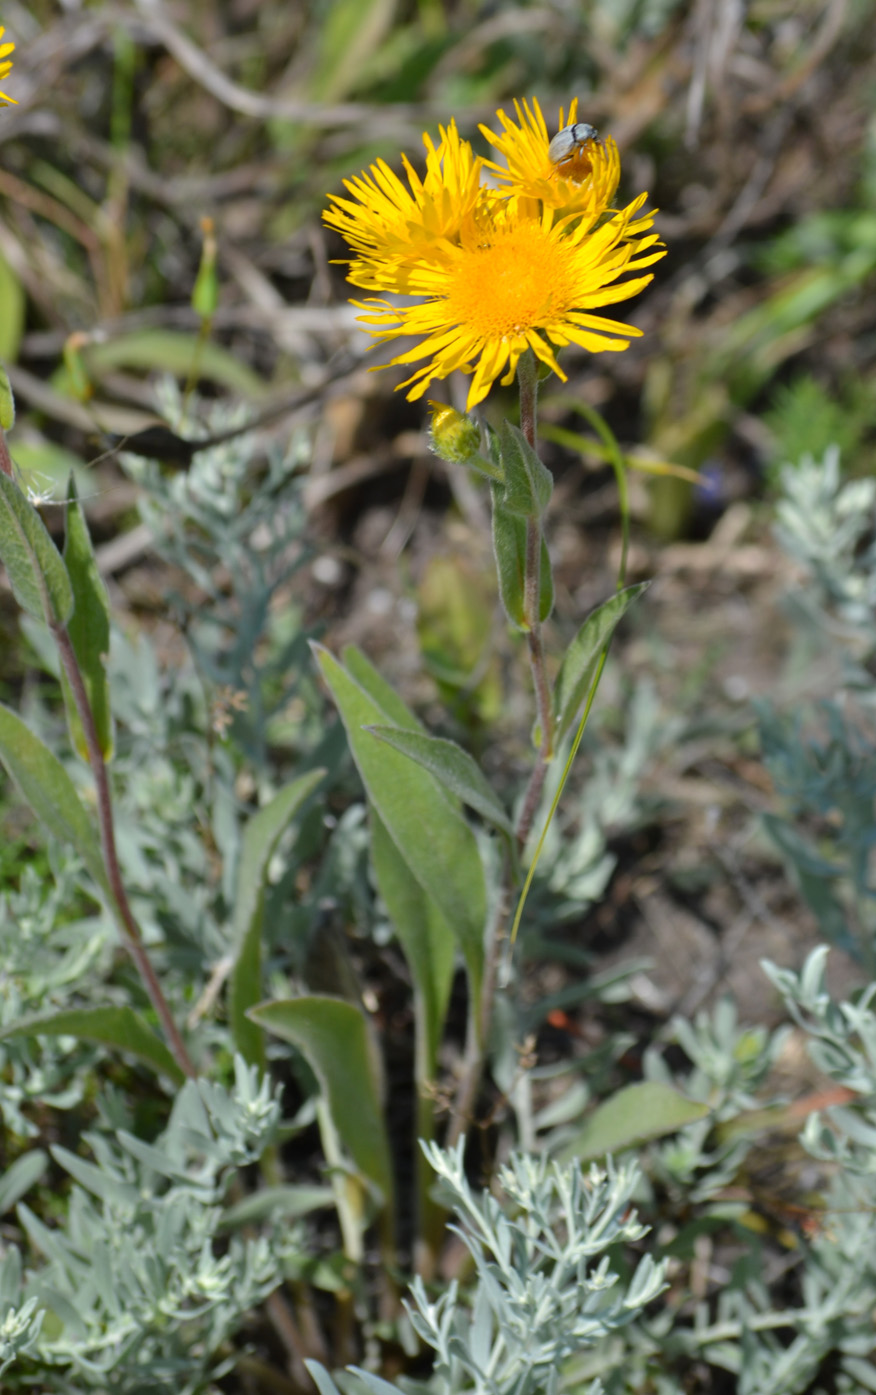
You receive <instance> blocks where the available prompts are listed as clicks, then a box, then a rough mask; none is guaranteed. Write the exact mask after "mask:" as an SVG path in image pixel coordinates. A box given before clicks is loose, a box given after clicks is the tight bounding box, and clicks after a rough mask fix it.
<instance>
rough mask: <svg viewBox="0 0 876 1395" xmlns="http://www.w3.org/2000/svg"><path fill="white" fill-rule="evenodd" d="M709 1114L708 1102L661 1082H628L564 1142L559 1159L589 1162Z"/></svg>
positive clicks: (672, 1131)
mask: <svg viewBox="0 0 876 1395" xmlns="http://www.w3.org/2000/svg"><path fill="white" fill-rule="evenodd" d="M708 1113H709V1106H708V1105H707V1104H702V1103H700V1102H699V1101H698V1100H689V1099H688V1098H687V1097H686V1096H685V1095H682V1094H680V1093H679V1091H678V1090H673V1089H672V1087H671V1085H664V1084H663V1083H662V1082H661V1081H658V1080H644V1081H642V1082H641V1083H640V1084H638V1085H627V1086H626V1087H625V1088H624V1089H623V1090H618V1092H617V1094H616V1095H612V1096H611V1098H610V1099H607V1100H605V1101H604V1102H603V1103H602V1104H600V1105H599V1106H598V1108H596V1109H594V1111H593V1113H592V1114H591V1115H590V1117H589V1118H588V1119H587V1120H586V1121H585V1123H584V1127H583V1128H582V1129H580V1130H579V1132H578V1133H577V1134H576V1135H575V1137H574V1138H572V1139H571V1140H570V1141H568V1142H566V1143H564V1145H563V1147H562V1149H561V1150H560V1152H559V1154H558V1158H559V1161H560V1162H571V1161H572V1160H573V1159H578V1160H579V1161H581V1162H587V1161H589V1160H590V1159H592V1158H601V1157H603V1156H604V1155H605V1154H606V1153H619V1152H621V1151H622V1149H624V1148H632V1147H633V1145H634V1144H637V1143H647V1142H648V1141H649V1140H650V1139H652V1138H665V1136H666V1135H667V1134H668V1133H676V1132H677V1131H678V1130H679V1129H681V1128H684V1126H685V1124H693V1123H695V1122H696V1121H697V1120H698V1119H705V1118H706V1116H707V1115H708Z"/></svg>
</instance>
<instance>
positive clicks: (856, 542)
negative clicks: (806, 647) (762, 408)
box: [776, 446, 876, 647]
mask: <svg viewBox="0 0 876 1395" xmlns="http://www.w3.org/2000/svg"><path fill="white" fill-rule="evenodd" d="M779 479H780V484H781V489H782V497H781V498H780V500H779V502H778V504H777V507H776V519H777V522H776V536H777V537H778V539H779V542H780V543H781V545H782V547H783V548H784V549H785V551H786V552H787V553H788V555H789V556H791V557H793V558H794V559H795V560H796V561H798V562H800V563H802V564H803V566H804V567H805V568H806V570H807V571H808V572H809V573H810V575H811V577H812V581H813V583H814V599H816V600H817V602H818V604H820V606H821V607H823V608H824V609H827V610H830V611H833V612H834V613H835V614H836V615H838V616H839V617H840V619H841V620H843V621H845V622H846V624H847V625H848V626H850V627H852V628H853V629H854V630H855V631H857V632H858V633H859V634H860V635H861V636H862V637H864V636H866V637H867V638H868V639H869V647H872V646H873V644H876V626H874V619H873V617H874V606H876V540H874V539H873V538H872V537H870V535H871V534H872V532H873V526H874V523H876V479H872V478H871V477H867V478H865V479H855V480H848V481H846V482H843V481H842V478H841V475H840V455H839V450H838V448H837V447H836V446H831V447H830V449H829V450H827V451H826V452H825V454H824V458H823V459H822V460H814V459H813V458H812V456H804V458H803V459H802V460H801V461H800V462H799V464H796V465H785V466H784V467H783V469H782V470H781V473H780V476H779ZM868 537H869V538H870V540H869V541H868V543H867V545H866V547H864V548H863V549H862V548H861V543H862V542H863V540H864V539H866V538H868Z"/></svg>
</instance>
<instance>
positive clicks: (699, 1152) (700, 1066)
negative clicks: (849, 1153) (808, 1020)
mask: <svg viewBox="0 0 876 1395" xmlns="http://www.w3.org/2000/svg"><path fill="white" fill-rule="evenodd" d="M670 1033H671V1035H672V1037H673V1038H674V1040H675V1041H676V1042H677V1043H678V1044H679V1046H681V1047H682V1048H683V1050H684V1052H685V1054H686V1055H687V1056H688V1058H689V1059H690V1062H691V1064H692V1067H693V1069H692V1070H691V1072H690V1074H689V1075H686V1076H685V1078H684V1082H683V1090H684V1093H685V1095H687V1096H688V1098H690V1099H693V1100H702V1101H703V1102H704V1103H708V1105H709V1107H710V1113H709V1115H708V1116H707V1117H706V1118H705V1119H702V1120H699V1121H697V1122H695V1123H692V1124H688V1125H686V1126H685V1127H684V1128H683V1129H680V1130H679V1132H678V1133H677V1134H676V1135H675V1137H674V1138H672V1139H671V1140H670V1141H669V1142H666V1143H662V1144H659V1145H655V1146H654V1147H653V1148H652V1158H653V1168H654V1172H655V1174H656V1176H657V1177H659V1178H660V1179H661V1181H662V1182H664V1184H667V1185H672V1186H673V1187H674V1188H681V1189H683V1195H684V1196H685V1198H689V1199H690V1200H691V1201H697V1202H699V1201H706V1200H708V1199H709V1198H710V1197H713V1196H714V1195H715V1194H716V1193H717V1192H719V1191H720V1190H721V1189H722V1188H724V1187H726V1186H727V1185H728V1184H729V1183H730V1182H731V1181H732V1180H733V1178H734V1177H736V1176H737V1175H738V1173H739V1169H740V1167H741V1165H742V1163H743V1160H744V1158H745V1155H746V1153H747V1152H748V1151H749V1149H750V1147H751V1146H752V1143H753V1142H754V1135H753V1133H747V1132H744V1131H743V1132H740V1133H739V1134H737V1135H736V1136H735V1137H734V1136H733V1135H732V1134H730V1135H729V1136H727V1137H726V1138H724V1139H723V1140H721V1141H719V1142H715V1125H716V1124H717V1125H720V1124H722V1123H726V1122H728V1121H729V1120H731V1119H735V1118H737V1116H738V1115H739V1114H741V1113H742V1112H743V1111H744V1110H747V1109H756V1108H758V1107H759V1105H760V1103H761V1101H760V1100H759V1098H758V1095H757V1092H758V1090H759V1089H760V1088H761V1087H762V1086H763V1084H764V1082H765V1080H766V1078H767V1076H768V1074H769V1072H770V1070H771V1069H772V1067H773V1066H774V1065H775V1062H776V1059H777V1057H778V1055H779V1052H780V1051H781V1048H782V1045H783V1043H784V1041H785V1038H786V1035H787V1029H784V1028H780V1029H779V1030H778V1031H775V1032H769V1031H767V1030H766V1029H765V1028H763V1027H751V1026H743V1025H741V1024H740V1022H739V1020H738V1015H737V1011H736V1005H735V1004H734V1003H733V1002H732V1000H731V999H730V998H724V999H721V1000H720V1001H719V1002H718V1003H716V1004H715V1006H714V1007H713V1008H711V1009H709V1010H703V1011H701V1012H699V1013H697V1016H696V1019H695V1021H694V1022H690V1021H688V1020H687V1019H686V1018H684V1017H675V1018H673V1020H672V1023H671V1025H670ZM645 1075H646V1077H647V1078H648V1079H649V1080H657V1081H660V1082H663V1083H665V1084H667V1085H677V1084H678V1082H677V1080H676V1079H675V1077H674V1076H673V1074H672V1072H671V1071H670V1070H669V1069H668V1067H667V1065H666V1063H665V1061H664V1060H663V1058H662V1056H661V1055H660V1054H659V1053H658V1052H657V1050H656V1049H654V1048H650V1049H649V1050H648V1051H647V1052H646V1054H645Z"/></svg>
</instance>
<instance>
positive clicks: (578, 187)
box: [480, 97, 620, 214]
mask: <svg viewBox="0 0 876 1395" xmlns="http://www.w3.org/2000/svg"><path fill="white" fill-rule="evenodd" d="M514 110H515V112H516V114H517V121H516V122H515V121H512V120H511V118H510V117H509V116H506V114H505V112H504V111H498V112H496V115H497V116H498V118H499V120H500V122H501V123H502V128H503V129H502V132H501V134H500V135H497V134H496V133H495V131H493V130H491V129H490V127H489V126H481V128H480V130H481V134H482V135H484V136H485V137H486V139H487V140H488V141H489V143H490V145H492V146H493V147H494V148H495V149H496V150H498V151H499V153H500V155H503V156H504V158H505V164H504V165H500V164H497V163H496V162H495V161H493V160H485V161H484V164H485V166H486V168H487V169H489V170H490V171H492V173H493V175H494V176H495V178H496V179H497V180H498V181H499V185H500V187H503V188H504V189H505V190H506V192H507V193H509V194H516V195H518V196H520V197H521V198H531V199H538V200H540V202H541V203H543V204H544V205H545V206H546V207H548V208H555V209H557V210H561V211H562V212H564V213H568V214H572V213H580V214H583V213H590V212H593V211H599V212H601V211H602V210H603V209H606V208H609V207H610V206H611V202H612V199H613V198H614V196H615V194H616V193H617V186H618V184H619V183H620V155H619V154H618V149H617V146H616V144H615V142H614V141H613V140H612V139H611V137H610V136H609V137H608V138H607V139H606V140H598V139H597V140H593V141H590V142H588V145H587V150H586V155H582V156H581V157H580V158H578V159H576V160H568V161H564V162H562V163H561V164H555V163H554V161H553V160H551V158H550V156H549V154H548V148H549V146H550V143H551V137H550V135H549V133H548V129H547V125H546V123H545V119H544V117H543V116H542V114H541V107H540V106H539V104H538V102H537V101H536V100H535V98H533V101H532V105H531V106H530V105H529V103H528V102H523V103H522V104H521V103H520V102H515V103H514ZM577 119H578V99H577V97H576V98H574V99H573V101H572V104H571V106H570V107H569V115H568V117H566V115H565V113H564V111H563V108H562V107H560V113H559V119H558V121H557V131H562V130H563V129H564V127H566V126H571V125H573V124H574V123H575V122H576V121H577Z"/></svg>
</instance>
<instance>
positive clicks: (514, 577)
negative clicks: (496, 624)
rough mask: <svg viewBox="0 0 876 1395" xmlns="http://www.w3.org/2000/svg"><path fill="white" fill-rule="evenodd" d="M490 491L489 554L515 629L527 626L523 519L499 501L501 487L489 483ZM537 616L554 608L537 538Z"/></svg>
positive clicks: (546, 566) (546, 564) (544, 546)
mask: <svg viewBox="0 0 876 1395" xmlns="http://www.w3.org/2000/svg"><path fill="white" fill-rule="evenodd" d="M492 495H493V555H494V557H495V559H496V575H497V577H498V581H499V595H500V596H501V598H502V605H503V606H504V608H505V614H506V615H507V616H508V619H509V620H510V621H511V623H512V625H516V626H517V628H518V629H519V630H527V629H529V626H528V624H527V623H526V614H525V595H524V584H523V583H524V578H525V575H526V519H525V518H521V517H520V516H519V515H518V514H514V513H509V512H508V510H507V509H506V508H504V507H503V505H502V491H501V489H500V488H498V486H495V485H494V486H493V487H492ZM538 602H539V603H538V612H539V619H540V620H546V619H547V618H548V616H549V615H550V613H551V611H552V610H553V608H554V578H553V573H552V571H551V559H550V555H549V553H548V550H547V543H546V542H545V540H544V537H542V540H541V577H540V586H539V593H538Z"/></svg>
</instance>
